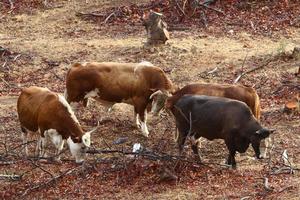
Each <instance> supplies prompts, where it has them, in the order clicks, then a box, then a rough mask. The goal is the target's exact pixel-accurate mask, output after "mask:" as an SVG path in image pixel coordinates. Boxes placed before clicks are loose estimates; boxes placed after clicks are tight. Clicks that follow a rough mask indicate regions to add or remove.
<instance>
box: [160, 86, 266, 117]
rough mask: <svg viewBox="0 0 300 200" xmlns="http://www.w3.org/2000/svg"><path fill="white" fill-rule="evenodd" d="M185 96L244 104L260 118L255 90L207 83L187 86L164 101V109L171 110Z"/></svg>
mask: <svg viewBox="0 0 300 200" xmlns="http://www.w3.org/2000/svg"><path fill="white" fill-rule="evenodd" d="M185 94H197V95H207V96H218V97H226V98H230V99H236V100H239V101H242V102H245V103H246V104H247V105H248V106H249V108H250V109H251V111H252V113H253V115H254V116H255V117H256V118H257V119H259V118H260V105H259V97H258V95H257V93H256V92H255V90H254V89H253V88H250V87H245V86H242V85H229V84H209V83H194V84H189V85H186V86H185V87H183V88H182V89H180V90H178V91H177V92H175V93H174V94H173V96H171V97H169V98H168V99H167V101H166V105H165V106H166V108H169V109H170V108H172V107H173V105H174V104H175V103H176V102H177V101H178V100H179V99H180V98H181V97H182V96H184V95H185Z"/></svg>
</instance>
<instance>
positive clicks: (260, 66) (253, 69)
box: [233, 59, 272, 83]
mask: <svg viewBox="0 0 300 200" xmlns="http://www.w3.org/2000/svg"><path fill="white" fill-rule="evenodd" d="M271 61H272V59H268V60H267V61H266V62H265V63H263V64H261V65H259V66H257V67H255V68H252V69H250V70H247V71H245V72H243V73H241V74H240V75H239V76H238V77H237V78H236V79H235V80H234V81H233V83H237V82H238V81H239V80H240V79H241V78H242V77H243V76H245V75H246V74H249V73H251V72H253V71H255V70H258V69H261V68H263V67H265V66H267V65H268V64H269V63H270V62H271Z"/></svg>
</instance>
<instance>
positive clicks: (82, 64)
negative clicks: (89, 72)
mask: <svg viewBox="0 0 300 200" xmlns="http://www.w3.org/2000/svg"><path fill="white" fill-rule="evenodd" d="M87 64H89V62H83V63H81V66H82V67H85V66H87Z"/></svg>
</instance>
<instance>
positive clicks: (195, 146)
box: [192, 136, 201, 161]
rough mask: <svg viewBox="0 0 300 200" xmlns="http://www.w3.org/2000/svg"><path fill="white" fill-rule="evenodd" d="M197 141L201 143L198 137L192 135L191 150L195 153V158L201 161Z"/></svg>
mask: <svg viewBox="0 0 300 200" xmlns="http://www.w3.org/2000/svg"><path fill="white" fill-rule="evenodd" d="M199 143H201V141H200V138H199V139H196V138H195V136H192V150H193V152H194V154H195V159H196V160H198V161H201V154H200V152H199V148H198V147H199Z"/></svg>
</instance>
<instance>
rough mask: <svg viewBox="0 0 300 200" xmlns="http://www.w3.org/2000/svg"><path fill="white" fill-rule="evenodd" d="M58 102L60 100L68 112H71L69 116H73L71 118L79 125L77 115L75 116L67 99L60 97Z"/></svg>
mask: <svg viewBox="0 0 300 200" xmlns="http://www.w3.org/2000/svg"><path fill="white" fill-rule="evenodd" d="M58 100H59V101H60V102H61V103H62V104H63V105H64V106H65V107H66V108H67V109H68V112H69V114H70V115H71V118H72V119H73V120H74V121H75V122H76V123H78V124H79V121H78V120H77V118H76V116H75V114H74V112H73V110H72V108H71V106H70V105H69V104H68V102H67V101H66V99H65V98H64V97H63V96H61V95H58Z"/></svg>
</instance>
